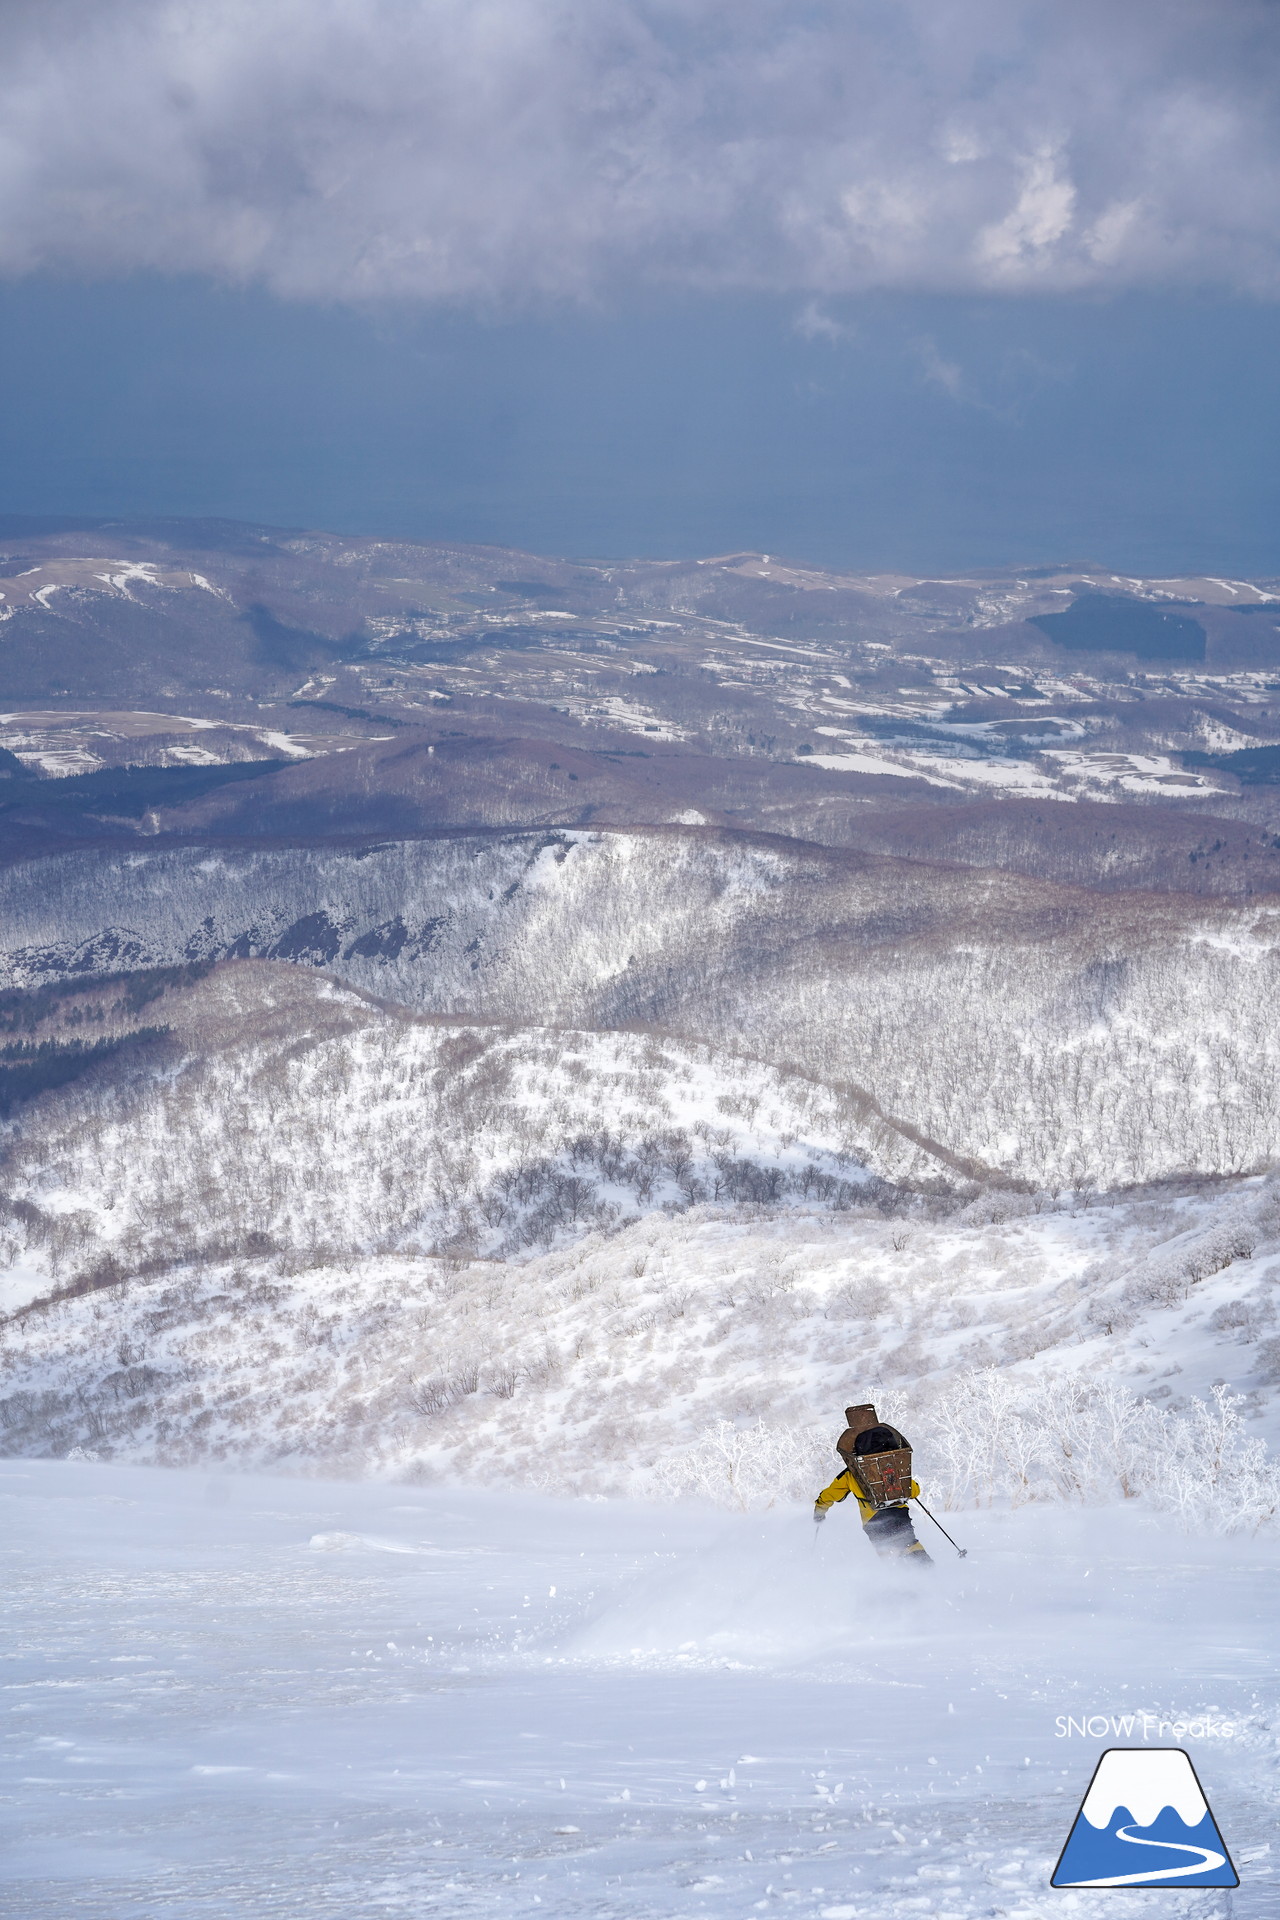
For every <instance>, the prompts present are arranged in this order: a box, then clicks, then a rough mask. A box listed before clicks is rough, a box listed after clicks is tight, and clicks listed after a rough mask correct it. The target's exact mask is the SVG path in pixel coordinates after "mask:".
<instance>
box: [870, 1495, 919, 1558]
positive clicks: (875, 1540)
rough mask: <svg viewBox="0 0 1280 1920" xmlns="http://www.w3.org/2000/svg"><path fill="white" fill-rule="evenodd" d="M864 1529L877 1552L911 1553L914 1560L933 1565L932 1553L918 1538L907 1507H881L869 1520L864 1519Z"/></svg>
mask: <svg viewBox="0 0 1280 1920" xmlns="http://www.w3.org/2000/svg"><path fill="white" fill-rule="evenodd" d="M862 1531H863V1532H864V1533H865V1534H866V1536H867V1538H868V1540H869V1541H870V1542H871V1544H872V1546H873V1547H874V1548H875V1550H876V1552H877V1553H883V1554H886V1555H888V1554H894V1555H899V1554H909V1555H910V1556H911V1558H912V1559H913V1560H920V1561H923V1562H924V1563H925V1564H926V1565H927V1566H932V1565H933V1560H932V1557H931V1555H929V1554H927V1553H926V1552H925V1550H924V1548H923V1547H922V1546H921V1544H920V1542H919V1541H918V1540H917V1539H916V1530H915V1528H914V1527H913V1526H912V1524H911V1515H910V1513H909V1512H908V1511H907V1509H906V1507H881V1508H880V1509H879V1511H878V1512H877V1513H873V1514H872V1516H871V1518H870V1519H869V1520H864V1521H863V1523H862Z"/></svg>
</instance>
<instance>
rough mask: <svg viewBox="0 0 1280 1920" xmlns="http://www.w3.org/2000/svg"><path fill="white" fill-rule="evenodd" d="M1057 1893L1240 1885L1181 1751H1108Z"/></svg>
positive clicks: (1056, 1882) (1070, 1841) (1057, 1876)
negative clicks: (1077, 1889)
mask: <svg viewBox="0 0 1280 1920" xmlns="http://www.w3.org/2000/svg"><path fill="white" fill-rule="evenodd" d="M1049 1885H1050V1886H1051V1887H1238V1886H1239V1885H1240V1876H1239V1875H1238V1874H1237V1872H1236V1870H1235V1868H1234V1867H1233V1866H1232V1864H1231V1856H1230V1854H1229V1853H1228V1852H1227V1846H1226V1842H1225V1841H1224V1839H1223V1838H1222V1835H1221V1834H1220V1833H1219V1832H1218V1825H1217V1822H1216V1820H1215V1819H1214V1817H1213V1815H1212V1813H1211V1812H1210V1811H1209V1803H1208V1801H1207V1800H1206V1799H1205V1797H1204V1792H1203V1789H1202V1788H1201V1785H1200V1782H1199V1780H1198V1779H1197V1778H1196V1770H1195V1768H1194V1767H1193V1766H1192V1764H1191V1760H1190V1757H1189V1755H1188V1754H1187V1753H1185V1752H1184V1750H1183V1749H1182V1748H1181V1747H1108V1749H1107V1751H1106V1752H1105V1753H1104V1754H1103V1756H1102V1758H1101V1759H1100V1760H1099V1762H1098V1764H1097V1766H1096V1767H1095V1769H1094V1774H1093V1778H1092V1780H1091V1781H1090V1782H1089V1791H1088V1792H1087V1793H1086V1794H1085V1797H1084V1799H1083V1801H1082V1802H1081V1804H1080V1811H1079V1813H1078V1814H1077V1815H1076V1818H1075V1824H1074V1826H1073V1827H1072V1829H1071V1832H1070V1833H1069V1835H1068V1836H1067V1844H1066V1846H1065V1847H1064V1848H1063V1849H1062V1857H1061V1859H1060V1860H1059V1861H1058V1864H1057V1866H1056V1867H1055V1868H1054V1870H1053V1878H1052V1880H1050V1882H1049Z"/></svg>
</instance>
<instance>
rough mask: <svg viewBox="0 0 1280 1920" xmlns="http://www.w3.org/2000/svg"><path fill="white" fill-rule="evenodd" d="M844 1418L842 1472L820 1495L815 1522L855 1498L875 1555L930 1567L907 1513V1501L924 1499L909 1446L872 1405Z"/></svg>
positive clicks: (851, 1410) (840, 1445)
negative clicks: (886, 1555)
mask: <svg viewBox="0 0 1280 1920" xmlns="http://www.w3.org/2000/svg"><path fill="white" fill-rule="evenodd" d="M844 1417H845V1420H846V1421H847V1422H848V1425H847V1426H846V1427H845V1430H844V1432H843V1433H842V1434H841V1435H840V1438H839V1439H838V1440H837V1441H836V1452H837V1453H838V1454H839V1455H840V1458H841V1459H842V1460H843V1461H844V1463H845V1464H844V1471H843V1472H842V1473H838V1474H837V1475H836V1477H835V1479H834V1480H833V1481H832V1482H831V1485H830V1486H829V1487H824V1488H823V1489H822V1492H821V1493H820V1494H819V1495H818V1498H817V1500H816V1501H815V1502H814V1507H813V1517H814V1521H815V1522H816V1523H817V1524H818V1525H821V1523H822V1522H823V1521H824V1520H825V1519H826V1517H827V1509H828V1508H829V1507H834V1506H838V1505H839V1503H840V1501H841V1500H847V1499H848V1497H849V1495H850V1494H852V1495H853V1497H854V1499H855V1500H856V1501H857V1503H858V1511H859V1513H860V1514H861V1515H862V1531H863V1532H864V1533H865V1534H866V1536H867V1538H868V1540H869V1541H870V1542H871V1544H872V1546H873V1547H874V1548H875V1550H876V1552H877V1553H882V1554H894V1555H901V1556H903V1557H905V1558H909V1559H912V1560H915V1561H917V1562H918V1563H919V1564H921V1565H923V1566H928V1567H931V1566H932V1565H933V1558H932V1556H931V1555H930V1554H928V1553H926V1552H925V1550H924V1548H923V1547H922V1546H921V1544H920V1542H919V1541H918V1540H917V1539H916V1530H915V1528H914V1527H913V1526H912V1524H911V1515H910V1513H909V1511H908V1509H907V1501H908V1500H916V1499H918V1498H919V1496H920V1489H919V1487H918V1486H917V1485H916V1483H915V1481H914V1480H913V1479H912V1478H911V1445H910V1442H909V1441H908V1440H905V1439H904V1438H903V1436H902V1435H901V1434H900V1433H899V1432H898V1429H897V1428H896V1427H889V1426H885V1425H884V1423H883V1422H882V1421H879V1420H877V1418H876V1410H875V1408H874V1407H872V1406H865V1407H846V1408H845V1410H844ZM886 1456H888V1457H886ZM893 1456H897V1457H896V1458H894V1457H893Z"/></svg>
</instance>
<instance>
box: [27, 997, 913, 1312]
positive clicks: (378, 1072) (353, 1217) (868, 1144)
mask: <svg viewBox="0 0 1280 1920" xmlns="http://www.w3.org/2000/svg"><path fill="white" fill-rule="evenodd" d="M116 991H117V989H114V988H108V989H106V990H103V991H101V992H95V990H93V989H92V988H86V989H85V991H84V992H82V993H80V994H72V995H69V996H63V997H61V998H60V999H59V1001H58V1002H57V1003H56V1004H55V1009H54V1012H55V1013H58V1012H60V1013H62V1014H63V1016H64V1025H63V1026H62V1027H60V1028H59V1029H58V1031H60V1032H66V1031H68V1030H69V1031H71V1032H76V1033H78V1032H80V1031H82V1030H83V1027H84V1024H85V1022H84V1019H83V1016H84V1014H85V1013H86V1011H87V1010H89V1009H93V1008H95V1006H98V1005H100V1004H101V1002H102V1001H103V1000H104V999H107V1000H109V998H110V996H111V995H112V994H113V993H115V992H116ZM68 1002H69V1006H68ZM138 1017H139V1018H146V1019H147V1020H148V1021H149V1022H153V1023H154V1022H156V1021H163V1023H164V1024H163V1026H157V1025H155V1024H151V1025H148V1026H147V1027H146V1028H144V1029H143V1031H142V1033H141V1035H140V1036H139V1037H138V1038H137V1039H136V1041H133V1042H130V1041H128V1040H127V1039H126V1040H125V1041H124V1043H123V1044H122V1045H121V1046H120V1048H119V1050H118V1051H116V1052H115V1053H114V1054H113V1055H112V1056H111V1058H110V1061H109V1062H108V1063H105V1064H101V1065H100V1064H98V1063H97V1062H96V1060H95V1059H94V1058H92V1057H91V1058H90V1059H89V1061H88V1065H87V1070H86V1071H85V1072H84V1073H83V1074H82V1075H81V1076H80V1077H78V1078H77V1079H76V1080H75V1081H74V1082H73V1083H72V1084H70V1085H67V1086H64V1087H61V1088H56V1089H51V1090H49V1091H47V1092H45V1093H44V1094H43V1095H41V1096H40V1098H39V1099H38V1100H36V1101H35V1102H34V1103H32V1104H30V1105H27V1106H25V1107H20V1108H19V1109H18V1110H17V1112H16V1113H15V1114H14V1116H13V1117H12V1118H11V1119H10V1121H9V1122H8V1124H7V1126H6V1127H5V1128H4V1132H3V1160H2V1162H0V1164H2V1166H3V1175H4V1183H5V1185H4V1192H5V1200H6V1205H5V1224H4V1226H3V1228H0V1257H5V1258H7V1261H8V1263H11V1264H15V1265H17V1266H18V1267H19V1268H20V1269H21V1270H22V1272H23V1274H24V1275H26V1276H27V1278H26V1280H25V1281H24V1283H23V1284H22V1287H21V1288H20V1289H16V1288H15V1286H14V1285H13V1284H11V1286H10V1291H9V1300H8V1303H7V1304H8V1305H9V1306H10V1307H13V1306H17V1305H19V1304H20V1302H21V1297H22V1294H23V1293H32V1292H34V1293H44V1292H49V1291H51V1290H53V1289H56V1288H59V1287H64V1288H65V1287H67V1286H71V1287H76V1286H84V1285H88V1284H100V1283H101V1282H102V1281H104V1280H114V1279H117V1278H125V1277H127V1276H130V1275H134V1274H139V1273H142V1274H146V1273H154V1272H156V1271H158V1270H162V1269H163V1268H165V1267H173V1266H181V1265H187V1264H189V1263H190V1262H191V1260H192V1259H193V1258H194V1257H196V1255H197V1253H201V1254H203V1256H204V1257H206V1258H225V1257H228V1256H240V1257H247V1256H251V1255H253V1254H255V1253H259V1254H260V1253H263V1252H267V1251H273V1250H279V1251H281V1252H288V1253H291V1254H292V1255H294V1256H299V1257H305V1258H306V1259H307V1260H308V1261H309V1262H310V1263H311V1264H316V1263H320V1262H323V1261H324V1260H326V1259H327V1260H334V1259H340V1260H344V1261H349V1260H353V1259H358V1258H361V1257H364V1256H367V1255H368V1254H370V1253H377V1252H381V1253H392V1252H397V1253H405V1252H408V1253H429V1252H436V1251H441V1250H446V1251H452V1252H455V1253H458V1254H460V1255H462V1256H465V1257H468V1258H470V1257H472V1256H475V1255H477V1254H484V1255H488V1256H491V1257H493V1256H496V1257H502V1258H510V1257H521V1256H527V1254H528V1251H529V1250H530V1249H534V1250H536V1249H539V1248H542V1247H547V1246H550V1245H552V1244H557V1243H561V1244H562V1243H566V1242H568V1241H571V1240H574V1239H579V1238H581V1237H582V1236H583V1235H584V1234H586V1233H588V1232H591V1231H593V1230H601V1229H604V1230H607V1229H610V1228H612V1227H613V1226H615V1225H616V1224H617V1223H618V1222H619V1221H620V1220H623V1219H626V1218H638V1217H639V1216H641V1215H642V1214H644V1213H646V1212H649V1211H652V1210H654V1209H658V1208H662V1207H666V1208H669V1209H677V1210H679V1209H684V1208H687V1207H689V1206H693V1205H696V1204H698V1203H699V1202H700V1201H703V1200H707V1199H712V1200H724V1201H731V1200H732V1201H735V1202H746V1203H748V1204H756V1205H765V1204H780V1203H781V1204H788V1203H795V1202H802V1203H809V1204H816V1205H827V1206H833V1207H836V1208H847V1207H849V1206H851V1205H853V1204H854V1203H855V1202H856V1201H859V1200H866V1199H871V1198H874V1197H876V1195H877V1192H878V1191H885V1192H889V1191H891V1190H890V1189H887V1188H886V1185H885V1181H886V1177H887V1176H892V1177H898V1178H900V1177H904V1176H909V1177H911V1178H913V1179H915V1180H917V1181H919V1180H928V1179H929V1178H930V1176H932V1177H933V1179H934V1183H935V1184H937V1179H938V1176H939V1175H940V1174H948V1175H949V1172H950V1170H949V1169H947V1168H946V1167H945V1166H943V1165H942V1163H940V1162H939V1161H938V1160H937V1159H936V1158H934V1157H931V1156H930V1155H929V1154H928V1153H926V1152H924V1151H922V1150H921V1149H920V1148H919V1147H917V1146H916V1145H915V1143H914V1142H913V1141H911V1140H909V1139H907V1138H906V1137H904V1136H903V1135H901V1134H900V1133H898V1132H896V1131H895V1130H894V1129H893V1128H892V1127H890V1126H888V1125H886V1124H885V1123H884V1122H883V1121H881V1120H880V1119H879V1118H878V1117H877V1116H876V1114H875V1113H874V1111H873V1109H872V1108H871V1106H870V1104H869V1103H868V1102H867V1101H866V1100H865V1099H859V1098H858V1097H857V1096H855V1095H853V1094H851V1093H848V1092H846V1091H841V1090H839V1089H831V1088H828V1087H825V1086H823V1085H821V1084H820V1083H816V1082H814V1081H812V1080H810V1079H807V1078H805V1077H804V1076H802V1075H799V1074H795V1073H786V1072H783V1071H780V1070H778V1069H776V1068H772V1067H769V1066H767V1065H763V1064H761V1063H759V1062H756V1061H752V1060H750V1059H737V1058H734V1057H732V1056H729V1055H726V1054H724V1053H718V1052H716V1051H714V1050H713V1049H711V1048H708V1047H706V1046H698V1045H693V1044H682V1043H680V1042H678V1041H673V1040H670V1039H669V1038H665V1037H663V1036H658V1035H653V1034H638V1033H591V1032H575V1031H572V1030H567V1029H551V1028H544V1027H537V1028H526V1027H515V1026H511V1025H506V1024H499V1023H490V1024H480V1023H467V1022H464V1021H456V1020H450V1019H448V1018H444V1017H440V1016H431V1015H415V1014H412V1013H409V1012H407V1011H406V1010H405V1009H403V1008H394V1007H388V1006H386V1005H379V1004H377V1003H373V1002H371V1001H370V1000H369V999H368V998H367V997H366V996H363V995H361V994H359V993H357V992H355V991H353V990H352V989H350V988H345V987H342V986H339V985H338V984H337V983H335V982H334V981H332V980H331V979H329V978H328V977H326V976H324V975H316V974H314V973H311V972H308V971H304V970H302V969H298V968H293V967H287V966H284V965H282V964H280V963H275V964H271V963H262V962H253V961H250V962H241V963H238V964H231V965H224V966H222V967H219V968H218V969H216V970H215V971H214V972H213V973H212V974H208V975H205V976H204V977H203V978H199V979H197V980H195V981H194V982H192V983H190V984H184V985H180V986H179V987H177V988H176V989H175V988H170V990H169V991H167V992H165V993H163V994H161V995H158V996H157V998H156V999H155V1000H153V1001H149V1002H148V1003H147V1005H146V1007H145V1008H143V1009H142V1011H141V1013H140V1014H139V1016H138ZM68 1019H69V1021H70V1027H69V1028H68V1027H67V1025H66V1024H65V1023H66V1020H68ZM91 1024H92V1030H94V1031H98V1030H100V1028H102V1027H107V1026H108V1022H107V1021H105V1020H104V1021H103V1022H101V1023H98V1022H94V1023H91ZM119 1024H120V1021H119V1016H117V1018H116V1025H117V1026H118V1025H119Z"/></svg>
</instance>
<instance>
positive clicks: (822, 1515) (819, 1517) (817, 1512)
mask: <svg viewBox="0 0 1280 1920" xmlns="http://www.w3.org/2000/svg"><path fill="white" fill-rule="evenodd" d="M826 1517H827V1515H826V1510H825V1508H823V1507H815V1508H814V1510H813V1524H814V1526H815V1527H820V1526H821V1525H822V1523H823V1521H824V1520H825V1519H826Z"/></svg>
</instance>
